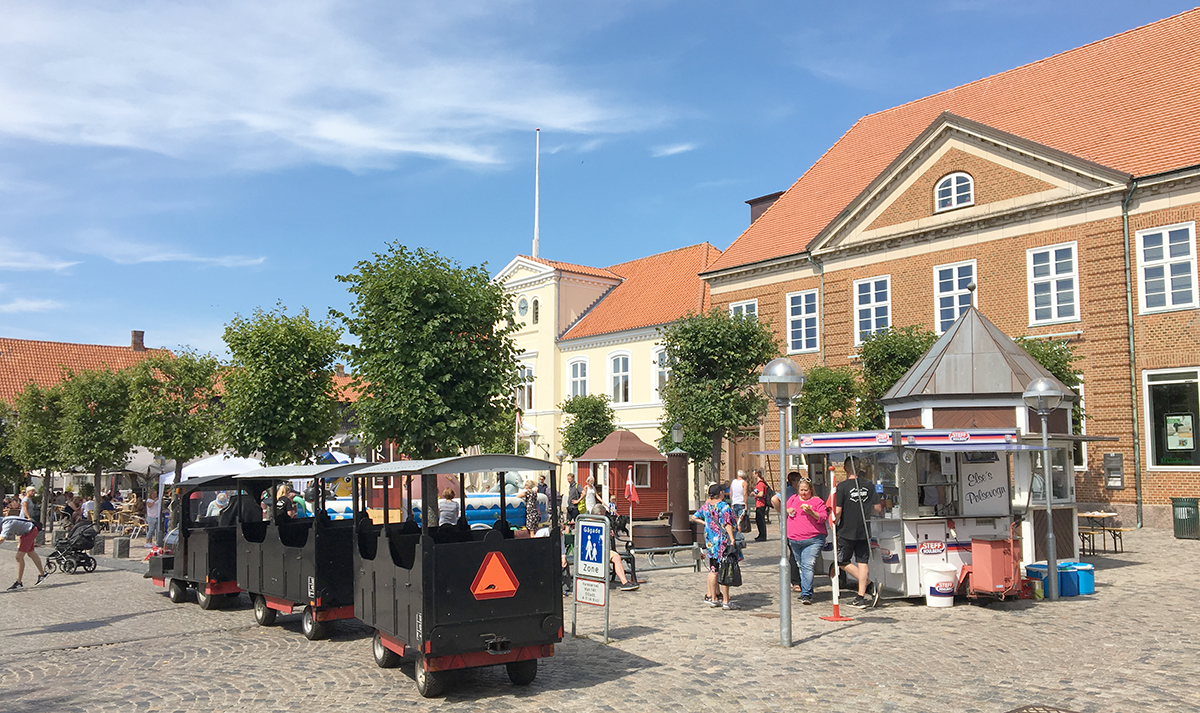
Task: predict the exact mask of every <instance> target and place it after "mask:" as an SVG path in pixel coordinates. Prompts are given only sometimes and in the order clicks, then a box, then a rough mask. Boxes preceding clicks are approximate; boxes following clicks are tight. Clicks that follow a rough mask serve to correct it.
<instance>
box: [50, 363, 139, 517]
mask: <svg viewBox="0 0 1200 713" xmlns="http://www.w3.org/2000/svg"><path fill="white" fill-rule="evenodd" d="M62 389H63V391H62V451H61V454H62V455H61V460H62V463H63V465H65V466H67V467H79V468H83V469H85V470H87V471H90V472H91V473H92V477H93V479H94V480H93V486H94V488H95V492H97V493H100V492H101V488H100V474H101V473H103V472H104V471H105V470H108V469H112V468H116V467H117V466H123V465H125V463H126V462H127V459H128V458H129V452H130V451H131V450H133V444H132V443H130V441H129V438H128V436H127V434H126V432H125V428H124V422H125V415H126V413H127V412H128V411H129V378H128V376H127V375H126V374H125V373H124V372H119V371H117V372H114V371H111V370H109V369H103V370H98V371H80V372H70V371H68V372H66V374H65V380H64V381H63V384H62ZM92 517H93V518H95V519H97V520H98V519H99V517H100V508H98V507H97V508H95V510H94V511H93V513H92Z"/></svg>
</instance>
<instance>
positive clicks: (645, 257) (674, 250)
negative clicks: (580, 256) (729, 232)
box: [601, 240, 713, 271]
mask: <svg viewBox="0 0 1200 713" xmlns="http://www.w3.org/2000/svg"><path fill="white" fill-rule="evenodd" d="M705 245H708V246H709V247H713V246H712V245H711V244H710V243H709V242H708V241H707V240H704V241H702V242H699V243H693V244H692V245H684V246H683V247H678V248H671V249H670V250H664V251H662V252H659V253H654V254H652V255H643V256H642V257H638V258H634V259H632V260H625V261H624V262H618V263H614V264H612V265H609V266H608V267H605V268H601V269H603V270H609V271H611V270H613V268H617V267H620V266H622V265H630V264H632V263H635V262H642V261H644V260H650V259H652V258H657V257H665V256H667V255H670V254H671V253H677V252H683V251H684V250H695V249H696V248H702V247H704V246H705Z"/></svg>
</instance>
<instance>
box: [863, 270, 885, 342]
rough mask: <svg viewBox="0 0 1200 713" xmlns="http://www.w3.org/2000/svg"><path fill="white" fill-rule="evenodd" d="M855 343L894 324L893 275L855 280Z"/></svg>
mask: <svg viewBox="0 0 1200 713" xmlns="http://www.w3.org/2000/svg"><path fill="white" fill-rule="evenodd" d="M854 326H855V328H854V345H855V346H858V345H860V344H862V343H863V340H864V339H866V338H867V337H869V336H871V335H872V334H876V333H878V332H882V331H885V330H886V329H887V328H888V327H890V326H892V277H891V275H882V276H880V277H872V278H869V279H866V280H855V281H854Z"/></svg>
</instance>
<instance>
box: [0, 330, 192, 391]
mask: <svg viewBox="0 0 1200 713" xmlns="http://www.w3.org/2000/svg"><path fill="white" fill-rule="evenodd" d="M163 354H170V352H169V351H167V350H166V349H143V350H137V351H135V350H134V349H133V348H132V347H109V346H102V345H99V344H70V343H67V342H38V341H32V340H28V339H7V338H3V337H0V400H3V401H7V402H9V403H12V402H13V400H14V399H15V398H16V397H17V394H19V393H21V392H22V391H23V390H24V389H25V386H26V385H27V384H28V383H29V382H31V381H32V382H34V383H36V384H37V385H38V386H43V387H45V386H53V385H54V384H57V383H59V382H60V381H62V372H63V368H67V369H71V370H72V371H89V370H95V369H103V368H105V367H108V368H110V369H112V370H114V371H118V370H120V369H125V368H127V367H130V366H133V365H134V364H137V363H138V362H140V361H141V360H143V359H146V358H148V357H152V356H160V355H163Z"/></svg>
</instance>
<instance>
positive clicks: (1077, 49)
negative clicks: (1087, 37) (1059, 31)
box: [763, 7, 1200, 213]
mask: <svg viewBox="0 0 1200 713" xmlns="http://www.w3.org/2000/svg"><path fill="white" fill-rule="evenodd" d="M1196 12H1200V7H1194V8H1192V9H1191V10H1184V11H1183V12H1179V13H1176V14H1174V15H1168V16H1167V17H1164V18H1161V19H1158V20H1155V21H1154V22H1148V23H1146V24H1144V25H1139V26H1137V27H1131V28H1129V29H1128V30H1122V31H1121V32H1118V33H1117V34H1115V35H1109V36H1107V37H1101V38H1100V39H1098V40H1092V41H1091V42H1088V43H1087V44H1083V45H1079V46H1078V47H1071V48H1070V49H1065V50H1063V51H1062V52H1058V53H1056V54H1052V55H1050V56H1049V57H1042V58H1041V59H1036V60H1034V61H1032V62H1026V63H1025V64H1021V65H1018V66H1016V67H1010V68H1009V69H1006V70H1004V71H1001V72H996V73H994V74H989V75H987V76H986V77H980V78H979V79H973V80H971V81H969V82H965V83H963V84H959V85H957V86H953V87H950V88H949V89H943V90H942V91H940V92H937V93H935V94H927V95H926V96H923V97H918V98H916V99H913V100H912V101H908V102H905V103H903V104H897V105H896V106H892V107H888V108H887V109H882V110H880V111H877V112H874V113H871V114H867V115H865V116H863V117H862V118H860V119H859V121H862V120H863V119H869V118H871V117H875V116H884V115H886V114H890V113H892V112H894V111H897V110H900V109H904V108H906V107H910V106H915V105H917V104H920V103H922V102H926V101H930V100H933V99H937V98H939V97H944V96H946V95H948V94H953V93H954V92H956V91H959V90H961V89H966V88H967V87H970V86H974V85H976V84H982V83H984V82H987V81H990V80H993V79H996V78H997V77H1002V76H1004V75H1011V74H1016V73H1018V72H1020V71H1022V70H1024V69H1028V68H1030V67H1035V66H1037V65H1039V64H1044V63H1046V62H1049V61H1051V60H1054V59H1058V58H1059V57H1065V56H1067V55H1070V54H1074V53H1075V52H1080V51H1083V50H1085V49H1087V48H1089V47H1093V46H1094V45H1099V44H1102V43H1105V42H1111V41H1113V40H1115V39H1117V38H1118V37H1123V36H1125V35H1130V34H1133V33H1135V32H1141V31H1142V30H1145V29H1148V28H1150V27H1153V26H1155V25H1159V24H1161V23H1164V22H1168V21H1170V20H1175V19H1177V18H1180V17H1183V16H1184V15H1190V14H1192V13H1196ZM857 124H858V122H855V125H857ZM850 128H851V129H853V128H854V127H850ZM847 133H849V132H847ZM839 141H840V139H839ZM834 145H835V146H836V145H837V142H834ZM830 148H832V147H830ZM819 160H820V159H818V161H819ZM814 165H815V164H814ZM809 168H810V169H811V166H810V167H809ZM805 173H807V171H805ZM781 197H782V196H781ZM768 210H769V209H768ZM763 212H764V213H765V212H766V211H763Z"/></svg>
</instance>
